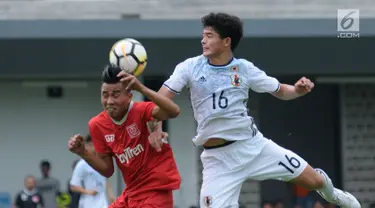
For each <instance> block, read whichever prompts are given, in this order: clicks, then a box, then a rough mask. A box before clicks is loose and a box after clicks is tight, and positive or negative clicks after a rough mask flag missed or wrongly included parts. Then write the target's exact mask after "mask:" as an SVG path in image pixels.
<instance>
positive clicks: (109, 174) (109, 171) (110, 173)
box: [102, 168, 115, 178]
mask: <svg viewBox="0 0 375 208" xmlns="http://www.w3.org/2000/svg"><path fill="white" fill-rule="evenodd" d="M114 172H115V170H114V169H111V168H108V169H106V170H105V171H104V172H103V173H102V175H103V176H104V177H106V178H110V177H112V176H113V173H114Z"/></svg>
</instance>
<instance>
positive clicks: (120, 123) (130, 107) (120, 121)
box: [110, 101, 134, 126]
mask: <svg viewBox="0 0 375 208" xmlns="http://www.w3.org/2000/svg"><path fill="white" fill-rule="evenodd" d="M133 104H134V102H133V101H131V102H130V105H129V109H128V112H126V114H125V116H124V117H123V118H122V119H121V120H119V121H116V120H114V119H113V118H111V117H110V118H111V120H112V122H113V123H114V124H116V125H119V126H120V125H122V124H123V123H124V122H125V121H126V119H127V118H128V115H129V112H130V110H131V109H132V107H133Z"/></svg>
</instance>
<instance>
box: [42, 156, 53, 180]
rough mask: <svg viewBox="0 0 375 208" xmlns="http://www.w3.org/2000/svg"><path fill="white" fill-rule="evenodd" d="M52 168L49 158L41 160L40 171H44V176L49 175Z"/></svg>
mask: <svg viewBox="0 0 375 208" xmlns="http://www.w3.org/2000/svg"><path fill="white" fill-rule="evenodd" d="M50 170H51V163H50V162H48V161H47V160H43V161H42V162H40V171H41V172H42V175H43V177H48V176H49V172H50Z"/></svg>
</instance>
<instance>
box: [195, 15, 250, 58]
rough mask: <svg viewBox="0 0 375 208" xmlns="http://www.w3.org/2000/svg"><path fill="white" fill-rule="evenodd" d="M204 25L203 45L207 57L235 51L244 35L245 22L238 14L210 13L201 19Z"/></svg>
mask: <svg viewBox="0 0 375 208" xmlns="http://www.w3.org/2000/svg"><path fill="white" fill-rule="evenodd" d="M201 21H202V25H203V38H202V41H201V43H202V47H203V55H204V56H206V57H214V56H218V55H220V54H222V53H224V52H228V51H229V52H233V51H234V50H235V49H236V47H237V45H238V43H239V42H240V40H241V39H242V36H243V23H242V21H241V19H240V18H239V17H237V16H233V15H229V14H226V13H210V14H208V15H206V16H204V17H202V19H201Z"/></svg>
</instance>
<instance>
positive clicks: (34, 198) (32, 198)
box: [31, 196, 39, 204]
mask: <svg viewBox="0 0 375 208" xmlns="http://www.w3.org/2000/svg"><path fill="white" fill-rule="evenodd" d="M31 200H32V201H33V202H34V203H35V204H37V203H38V202H39V196H33V197H31Z"/></svg>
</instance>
